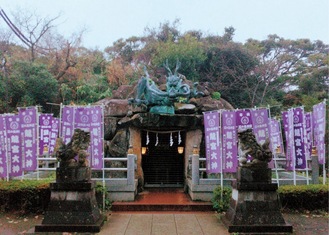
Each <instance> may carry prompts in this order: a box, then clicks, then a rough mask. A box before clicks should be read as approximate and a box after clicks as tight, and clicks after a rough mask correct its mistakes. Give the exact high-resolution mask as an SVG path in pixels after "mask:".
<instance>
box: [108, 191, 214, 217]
mask: <svg viewBox="0 0 329 235" xmlns="http://www.w3.org/2000/svg"><path fill="white" fill-rule="evenodd" d="M111 210H112V211H113V212H131V211H134V212H137V211H157V212H160V211H161V212H165V211H176V212H196V211H198V212H201V211H202V212H209V211H213V210H214V209H213V206H212V203H211V202H202V201H192V200H191V199H190V197H189V195H188V194H186V193H185V192H184V191H183V189H182V188H148V189H146V190H144V191H143V192H141V193H139V194H138V195H137V197H136V199H135V201H133V202H113V203H112V208H111Z"/></svg>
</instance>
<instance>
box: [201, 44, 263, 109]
mask: <svg viewBox="0 0 329 235" xmlns="http://www.w3.org/2000/svg"><path fill="white" fill-rule="evenodd" d="M256 65H257V59H256V58H255V57H254V56H252V55H251V54H250V53H249V52H248V51H247V50H245V49H244V48H243V47H241V45H239V44H236V43H228V44H221V45H218V44H217V43H216V44H215V45H208V48H207V59H206V60H205V62H204V64H203V66H202V68H201V70H200V75H201V76H200V77H201V78H200V82H207V84H208V87H209V89H211V91H219V92H220V93H221V94H222V97H224V98H225V99H227V100H228V101H229V102H231V104H232V105H234V106H236V107H250V104H252V102H253V96H254V95H253V92H254V91H253V89H254V87H255V86H256V85H257V82H258V81H257V78H256V77H254V76H253V75H252V71H253V69H254V68H255V66H256Z"/></svg>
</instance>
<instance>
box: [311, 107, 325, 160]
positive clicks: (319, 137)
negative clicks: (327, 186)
mask: <svg viewBox="0 0 329 235" xmlns="http://www.w3.org/2000/svg"><path fill="white" fill-rule="evenodd" d="M325 127H326V104H325V102H322V103H319V104H317V105H314V106H313V130H314V146H316V148H317V152H318V159H319V163H320V164H325V162H326V158H325V140H324V138H325Z"/></svg>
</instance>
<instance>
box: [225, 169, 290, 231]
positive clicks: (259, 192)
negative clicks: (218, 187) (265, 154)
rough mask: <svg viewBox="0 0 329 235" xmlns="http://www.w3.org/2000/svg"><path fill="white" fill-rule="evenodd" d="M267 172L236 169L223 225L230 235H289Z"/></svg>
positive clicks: (274, 188)
mask: <svg viewBox="0 0 329 235" xmlns="http://www.w3.org/2000/svg"><path fill="white" fill-rule="evenodd" d="M271 174H272V172H271V169H268V168H265V169H263V168H260V169H257V168H254V169H253V168H247V167H239V168H238V173H237V179H236V180H235V181H233V182H232V188H233V190H232V198H231V203H230V208H229V209H228V210H227V212H226V214H225V216H224V217H222V221H223V223H224V224H225V225H226V226H227V228H228V232H230V233H292V230H293V228H292V226H291V225H288V224H286V223H285V221H284V218H283V216H282V214H281V212H280V209H281V206H280V201H279V197H278V195H277V192H276V190H277V188H278V186H277V184H273V183H271Z"/></svg>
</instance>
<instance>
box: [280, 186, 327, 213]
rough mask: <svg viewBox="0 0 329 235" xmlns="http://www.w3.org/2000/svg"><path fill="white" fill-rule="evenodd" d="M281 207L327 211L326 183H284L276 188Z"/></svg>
mask: <svg viewBox="0 0 329 235" xmlns="http://www.w3.org/2000/svg"><path fill="white" fill-rule="evenodd" d="M278 193H279V197H280V201H281V204H282V208H287V209H292V210H299V211H303V210H309V211H314V210H324V211H328V206H329V205H328V202H329V201H328V200H329V197H328V195H329V188H328V185H322V184H312V185H297V186H293V185H285V186H280V187H279V189H278Z"/></svg>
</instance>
